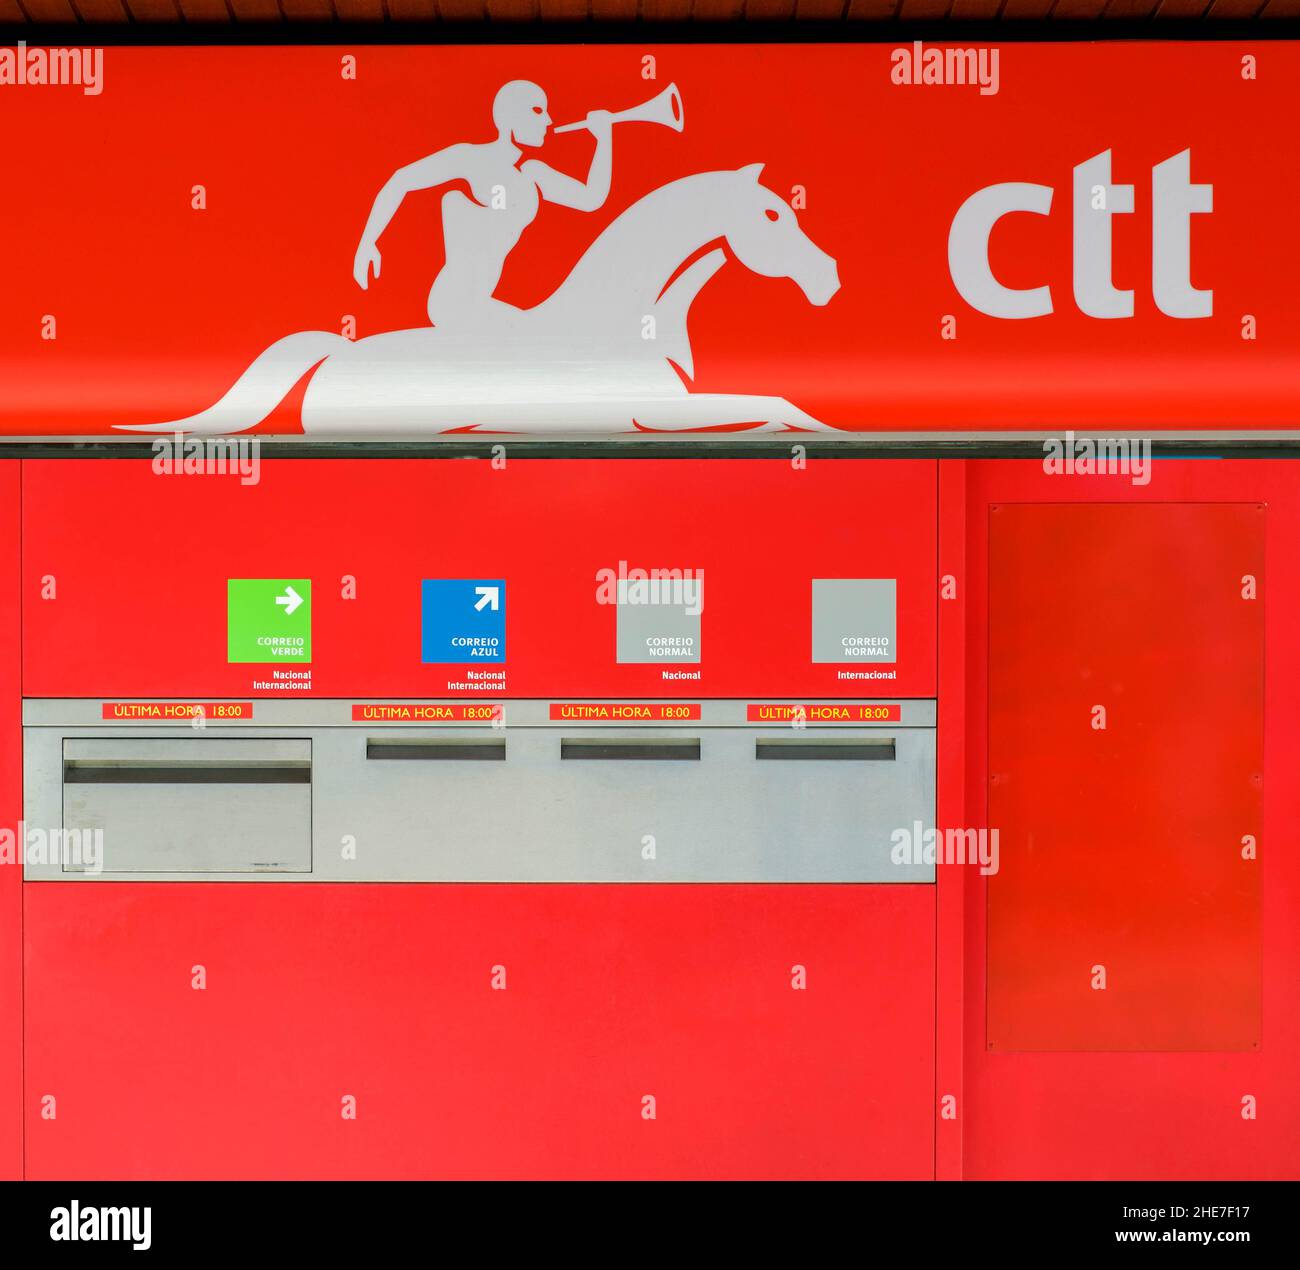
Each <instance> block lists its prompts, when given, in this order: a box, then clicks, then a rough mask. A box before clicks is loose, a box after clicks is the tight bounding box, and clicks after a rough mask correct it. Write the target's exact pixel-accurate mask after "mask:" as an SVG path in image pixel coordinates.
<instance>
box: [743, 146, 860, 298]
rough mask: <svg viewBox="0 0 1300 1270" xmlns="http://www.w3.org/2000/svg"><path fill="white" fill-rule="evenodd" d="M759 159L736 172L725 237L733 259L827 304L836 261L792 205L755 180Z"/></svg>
mask: <svg viewBox="0 0 1300 1270" xmlns="http://www.w3.org/2000/svg"><path fill="white" fill-rule="evenodd" d="M762 171H763V165H762V164H761V163H751V164H750V165H749V166H748V167H743V168H740V169H739V170H738V171H737V172H736V173H735V177H736V190H737V198H736V200H735V202H734V204H733V205H731V207H730V208H729V213H728V216H727V226H726V231H725V237H726V240H727V245H728V246H729V247H730V248H731V250H732V252H733V254H734V255H735V257H736V259H737V260H739V261H740V263H741V264H743V265H744V266H745V267H746V268H747V269H751V270H752V271H753V272H754V273H757V274H759V275H761V276H762V277H764V278H790V279H791V280H793V281H794V283H795V284H796V285H797V286H798V287H799V289H800V290H801V291H802V292H803V293H804V295H805V296H806V297H807V299H808V302H809V303H810V304H816V305H818V306H820V305H823V304H826V303H828V302H829V301H830V298H831V297H832V296H833V295H834V294H835V293H836V292H837V291H838V290H839V289H840V276H839V271H838V270H837V269H836V267H835V261H834V259H833V258H832V257H830V256H828V255H827V254H826V253H825V252H824V251H823V250H822V249H821V248H820V247H818V246H817V244H816V243H814V242H813V241H812V239H811V238H809V237H808V235H807V234H805V233H804V232H803V230H802V229H800V228H799V221H798V220H797V219H796V217H795V214H794V211H793V209H792V208H791V207H790V205H789V204H788V203H787V202H785V200H784V199H782V198H780V197H779V196H778V195H776V194H773V193H772V191H771V190H769V189H768V188H767V187H766V186H765V185H761V184H759V180H758V178H759V174H760V173H761V172H762Z"/></svg>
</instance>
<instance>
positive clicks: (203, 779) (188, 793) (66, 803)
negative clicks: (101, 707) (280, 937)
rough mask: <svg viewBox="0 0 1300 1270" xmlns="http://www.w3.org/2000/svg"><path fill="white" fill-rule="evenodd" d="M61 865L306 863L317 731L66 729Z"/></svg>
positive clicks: (118, 869) (113, 870)
mask: <svg viewBox="0 0 1300 1270" xmlns="http://www.w3.org/2000/svg"><path fill="white" fill-rule="evenodd" d="M62 760H63V762H62V783H63V800H62V801H63V816H62V827H63V829H64V831H65V835H64V836H63V838H62V839H61V840H60V841H61V845H62V846H64V847H65V848H67V847H68V846H69V845H75V848H76V849H75V850H68V849H65V850H63V851H62V852H61V853H60V859H59V861H58V864H59V868H60V869H61V871H62V872H64V873H86V872H87V871H96V872H97V871H102V872H103V873H106V874H139V873H149V874H209V873H243V872H248V873H264V872H275V873H306V872H309V871H310V869H311V773H312V767H311V741H310V740H306V739H301V740H298V739H295V740H271V739H265V740H262V739H257V740H254V739H243V738H239V739H233V738H231V739H225V738H188V737H187V738H184V739H148V740H132V739H125V738H107V739H102V740H101V739H87V738H69V739H66V740H64V742H63V753H62Z"/></svg>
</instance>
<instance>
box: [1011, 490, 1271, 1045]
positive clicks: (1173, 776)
mask: <svg viewBox="0 0 1300 1270" xmlns="http://www.w3.org/2000/svg"><path fill="white" fill-rule="evenodd" d="M989 516H990V532H989V703H990V705H989V766H990V777H989V817H990V824H991V825H994V826H997V828H998V829H999V831H1000V833H1001V867H1000V871H999V872H998V873H997V874H996V875H995V876H993V877H991V878H990V880H989V912H988V920H989V937H988V1040H987V1044H988V1048H989V1049H990V1050H994V1051H1004V1050H1022V1051H1023V1050H1249V1049H1252V1048H1258V1046H1259V1045H1260V1042H1261V1018H1260V993H1261V969H1260V950H1261V931H1260V903H1261V890H1260V888H1261V880H1260V867H1261V866H1260V862H1259V859H1258V858H1257V855H1258V853H1257V851H1256V850H1255V849H1254V847H1253V844H1255V843H1256V842H1257V841H1258V840H1259V838H1260V834H1261V818H1262V785H1263V764H1264V753H1263V748H1264V679H1263V674H1264V600H1263V594H1264V585H1265V584H1264V529H1265V523H1266V519H1267V512H1266V510H1265V508H1264V505H1263V504H1262V503H1235V504H1234V503H1201V504H1192V503H1189V504H1182V505H1174V504H1158V505H1154V506H1146V507H1133V506H1121V505H1116V504H1100V505H1096V506H1051V505H1040V504H1029V505H1002V504H995V505H994V506H993V507H992V508H991V510H990V513H989ZM1063 562H1066V567H1062V563H1063ZM1248 580H1249V582H1248ZM1252 588H1253V589H1252ZM1247 842H1249V843H1250V844H1252V847H1251V849H1250V850H1249V851H1247V850H1243V844H1246V843H1247Z"/></svg>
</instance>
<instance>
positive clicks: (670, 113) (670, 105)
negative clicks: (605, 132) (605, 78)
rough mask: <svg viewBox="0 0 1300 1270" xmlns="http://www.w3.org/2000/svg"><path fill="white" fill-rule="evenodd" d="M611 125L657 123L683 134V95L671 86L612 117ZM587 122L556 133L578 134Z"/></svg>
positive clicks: (673, 85)
mask: <svg viewBox="0 0 1300 1270" xmlns="http://www.w3.org/2000/svg"><path fill="white" fill-rule="evenodd" d="M609 118H610V122H611V123H657V124H662V125H663V126H664V127H665V128H671V129H672V130H673V131H674V132H681V130H682V129H683V128H684V127H685V126H686V116H685V114H684V113H683V111H682V95H681V93H679V92H678V91H677V85H676V84H669V85H668V87H667V88H665V89H664V90H663V92H661V93H659V94H658V95H657V96H655V97H651V98H650V100H649V101H643V102H642V103H641V104H640V105H639V106H629V107H628V109H627V110H620V111H617V112H616V113H615V114H612V115H610V117H609ZM586 126H587V121H586V120H585V119H579V120H578V122H577V123H563V124H561V125H560V126H559V127H558V128H556V129H554V131H555V132H577V131H578V130H579V129H580V128H585V127H586Z"/></svg>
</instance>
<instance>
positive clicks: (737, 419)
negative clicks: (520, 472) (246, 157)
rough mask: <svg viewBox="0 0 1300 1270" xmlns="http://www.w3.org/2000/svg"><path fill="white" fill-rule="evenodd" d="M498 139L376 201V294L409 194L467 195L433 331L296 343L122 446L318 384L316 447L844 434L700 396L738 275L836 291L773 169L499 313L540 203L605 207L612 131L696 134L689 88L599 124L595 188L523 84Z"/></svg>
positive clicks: (780, 409)
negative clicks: (706, 308)
mask: <svg viewBox="0 0 1300 1270" xmlns="http://www.w3.org/2000/svg"><path fill="white" fill-rule="evenodd" d="M493 118H494V121H495V123H496V125H497V138H496V140H495V141H493V142H489V143H486V144H483V145H469V144H464V145H454V146H449V147H447V148H446V149H444V150H442V151H439V152H438V153H437V154H434V155H430V156H429V157H428V158H426V159H422V160H419V161H418V162H417V163H413V164H411V165H410V166H409V167H406V168H403V169H401V170H399V171H398V172H397V173H395V174H394V176H393V177H392V178H391V179H390V180H389V181H388V182H387V183H386V184H385V186H384V187H383V189H382V190H381V191H380V193H379V195H378V196H377V197H376V199H375V204H374V208H373V210H372V211H371V214H370V218H369V220H368V221H367V224H366V228H365V231H364V233H363V235H362V238H361V244H360V246H359V247H358V248H357V252H356V259H355V261H354V265H353V276H354V277H355V279H356V281H357V283H358V285H359V286H361V287H362V288H367V287H368V286H369V284H370V280H371V274H372V271H373V274H374V277H375V278H378V277H379V274H380V267H381V260H380V255H379V249H378V246H377V242H378V239H379V237H380V235H382V233H383V231H384V229H385V228H386V227H387V225H388V222H389V220H390V219H391V218H392V216H393V215H394V213H395V212H396V210H397V208H398V206H399V205H400V203H401V200H402V197H403V196H404V194H405V193H407V192H408V191H410V190H415V189H425V188H431V187H434V186H439V185H443V184H446V183H447V182H449V181H453V180H458V181H463V182H465V184H466V185H467V186H468V188H469V191H470V193H469V195H468V196H467V195H466V194H464V193H462V192H461V191H460V190H453V191H451V192H449V193H448V194H446V195H445V196H444V198H443V201H442V212H443V237H444V243H445V248H446V250H445V256H446V263H445V265H444V266H443V269H442V270H441V272H440V273H439V275H438V278H437V279H436V280H435V282H434V284H433V288H432V290H431V292H430V295H429V317H430V320H431V322H432V323H433V325H431V326H427V327H419V328H415V329H412V330H406V331H389V332H386V333H384V334H381V335H373V336H370V337H368V338H365V339H360V340H356V341H352V340H348V339H346V338H345V337H343V336H342V335H336V334H334V333H332V332H329V331H301V332H299V333H297V334H295V335H289V336H286V337H285V338H284V339H281V340H278V341H277V342H276V343H274V344H272V345H271V346H270V348H268V349H267V350H266V351H265V352H264V353H262V354H261V356H260V357H258V358H257V359H256V360H255V361H254V362H253V364H252V365H251V366H249V368H248V369H247V370H246V371H245V372H244V374H243V375H242V376H240V378H239V380H238V381H237V382H236V383H235V385H234V386H233V387H232V388H231V389H230V391H229V392H227V393H226V395H225V396H224V397H222V398H221V400H220V401H218V402H217V403H216V404H215V405H213V406H211V407H209V408H208V409H207V410H204V411H202V412H200V413H199V414H196V415H192V416H190V417H189V418H187V419H180V420H176V421H174V422H171V423H163V424H146V425H119V426H120V427H121V428H122V429H123V430H125V431H139V432H157V431H168V432H189V433H195V434H200V435H216V434H222V433H230V432H240V431H243V430H244V429H247V428H251V427H254V426H256V425H257V424H258V423H260V422H261V421H262V420H263V419H265V418H266V417H267V415H269V414H270V413H271V411H272V410H274V409H275V407H276V406H277V405H278V404H279V403H280V402H281V401H282V400H283V398H284V397H285V395H286V394H287V393H288V392H289V390H290V389H291V388H292V387H293V386H294V385H295V384H296V383H297V382H298V381H299V380H300V379H302V377H303V376H304V375H306V374H307V372H308V371H311V370H312V369H313V367H314V368H315V372H314V374H313V375H312V377H311V380H310V382H309V383H308V385H307V391H306V396H305V398H304V401H303V406H302V426H303V431H304V432H307V433H310V434H313V435H318V436H319V435H335V436H345V435H356V434H357V433H358V432H359V431H361V430H365V431H368V432H374V433H398V434H412V433H424V434H427V433H436V432H445V431H449V430H455V431H474V430H482V431H492V432H530V433H536V432H543V433H545V432H551V433H575V432H578V433H611V432H627V431H636V430H640V431H683V430H692V429H709V428H721V427H726V428H736V427H747V428H750V429H752V430H754V431H776V430H784V429H793V430H830V429H828V428H827V425H825V424H822V423H819V422H818V421H817V420H816V419H814V418H812V417H811V416H810V415H807V414H805V413H804V412H803V411H802V410H800V409H798V408H797V407H796V406H793V405H791V404H790V402H788V401H786V400H784V399H783V398H781V397H767V396H751V395H745V394H727V393H694V392H691V391H690V390H689V388H688V382H689V381H690V380H692V379H693V378H694V359H693V357H692V354H691V345H690V339H689V336H688V334H687V318H688V315H689V313H690V307H691V304H692V302H693V301H694V299H695V297H696V296H697V295H698V294H699V292H700V289H701V288H702V287H703V286H704V284H705V283H707V282H708V281H709V279H711V278H712V277H713V276H714V274H716V273H717V272H718V270H719V269H720V268H721V267H722V265H723V264H724V263H725V261H726V258H727V257H726V252H725V251H724V250H723V248H722V246H721V245H718V244H725V246H726V247H727V248H728V249H729V250H730V251H731V253H732V255H734V256H735V258H736V259H737V260H739V261H740V263H741V264H743V265H744V266H745V267H746V268H748V269H750V270H752V271H753V272H754V273H757V274H760V275H762V276H763V277H768V278H790V279H793V281H794V282H795V283H796V284H797V285H798V286H799V288H800V289H801V290H802V291H803V293H804V295H805V297H806V298H807V299H808V301H809V302H810V303H812V304H815V305H824V304H826V303H827V302H828V301H829V300H830V299H831V297H832V296H833V295H834V294H835V292H836V291H837V290H838V289H839V277H838V274H837V271H836V266H835V261H834V260H833V259H832V258H831V257H830V256H828V255H827V254H826V253H825V252H824V251H822V250H821V249H820V248H819V247H817V246H816V245H815V244H814V243H813V242H812V241H811V240H810V239H809V238H808V237H807V236H806V235H805V234H804V232H803V231H802V230H801V229H800V228H799V225H798V222H797V221H796V219H795V214H794V212H793V211H792V210H791V208H790V206H789V205H788V204H787V203H786V202H785V201H784V200H783V199H781V198H779V197H778V196H777V195H776V194H774V193H773V192H772V191H771V190H769V189H767V188H766V187H765V186H764V185H762V184H761V183H760V181H759V176H760V173H761V171H762V165H761V164H751V165H750V166H748V167H744V168H740V169H739V170H735V171H732V170H727V171H720V172H700V173H696V174H695V175H693V176H687V177H683V178H681V179H680V180H677V181H672V182H670V183H669V184H667V185H664V186H662V187H660V188H659V189H657V190H654V191H652V192H651V193H649V194H647V195H646V196H645V197H644V198H642V199H640V200H639V201H638V202H636V203H634V204H633V205H632V206H631V207H630V208H628V209H627V210H626V211H625V212H623V213H622V215H620V216H619V217H618V218H617V219H616V220H615V221H614V222H613V223H612V224H611V225H610V226H609V227H608V228H607V229H606V230H605V231H604V232H603V233H602V234H601V235H600V236H599V237H598V238H597V239H596V241H595V242H594V243H593V244H592V245H591V247H590V248H588V250H587V251H586V253H585V254H584V255H583V256H582V258H581V259H580V260H579V261H578V263H577V264H576V265H575V266H574V267H573V269H572V271H571V272H570V273H569V276H568V277H567V278H566V279H565V280H564V282H563V283H562V284H561V285H560V286H559V287H558V288H557V289H556V291H555V292H554V293H553V294H552V295H551V296H550V297H549V298H547V299H546V300H544V301H542V302H541V303H540V304H538V305H536V306H534V307H533V308H530V309H519V308H516V307H514V306H513V305H509V304H506V303H504V302H502V301H501V300H498V299H497V298H496V297H495V296H494V294H493V293H494V291H495V289H496V285H497V282H498V281H499V279H500V276H501V271H502V267H503V265H504V263H505V259H506V256H507V254H508V253H509V251H510V250H511V249H512V248H513V247H514V245H515V243H516V242H517V241H518V240H519V238H520V236H521V234H522V233H523V231H524V229H526V228H527V226H528V225H529V224H530V223H531V222H532V220H533V219H534V218H535V216H536V215H537V212H538V207H539V204H540V202H542V201H551V202H558V203H562V204H564V205H566V206H570V207H577V208H580V209H582V210H588V211H590V210H595V209H596V208H598V207H600V206H601V205H602V204H603V203H604V201H605V198H606V197H607V195H608V193H609V182H610V156H611V127H612V125H613V124H614V123H617V122H623V121H634V120H637V121H642V122H654V123H661V124H666V125H667V126H669V127H672V128H674V129H675V130H677V131H679V132H680V131H681V129H682V126H683V116H682V107H681V99H680V97H679V96H678V94H677V89H676V87H675V86H671V85H670V86H669V87H668V88H667V89H665V90H664V92H662V93H660V94H659V96H658V97H656V98H654V99H652V100H651V101H650V102H646V103H644V104H643V105H641V106H637V107H633V108H632V109H631V110H627V111H623V112H621V113H619V114H610V113H609V112H606V111H593V112H592V113H591V114H590V115H588V116H587V118H586V119H585V120H584V121H582V122H581V123H578V124H570V125H566V127H565V128H564V129H561V131H567V130H571V129H575V128H586V129H587V130H588V131H590V132H591V133H592V134H593V136H594V137H595V138H596V152H595V155H594V157H593V159H592V163H591V169H590V171H589V173H588V178H587V180H586V181H585V182H583V181H579V180H577V179H576V178H573V177H570V176H566V175H565V174H563V173H560V172H556V171H555V170H554V169H552V168H550V167H549V166H547V165H546V164H544V163H541V162H540V161H538V160H533V159H530V160H526V161H524V162H522V163H521V162H520V161H519V160H520V157H521V153H522V147H526V146H537V145H540V144H541V142H542V140H543V139H544V138H545V135H546V129H547V127H548V126H549V125H550V116H549V115H548V114H547V113H546V98H545V96H544V94H543V93H542V91H541V89H540V88H538V87H537V86H536V85H534V84H529V83H526V82H524V81H515V82H513V83H510V84H507V85H506V86H505V87H504V88H502V89H501V91H500V92H499V93H498V94H497V98H496V102H495V104H494V107H493Z"/></svg>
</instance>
